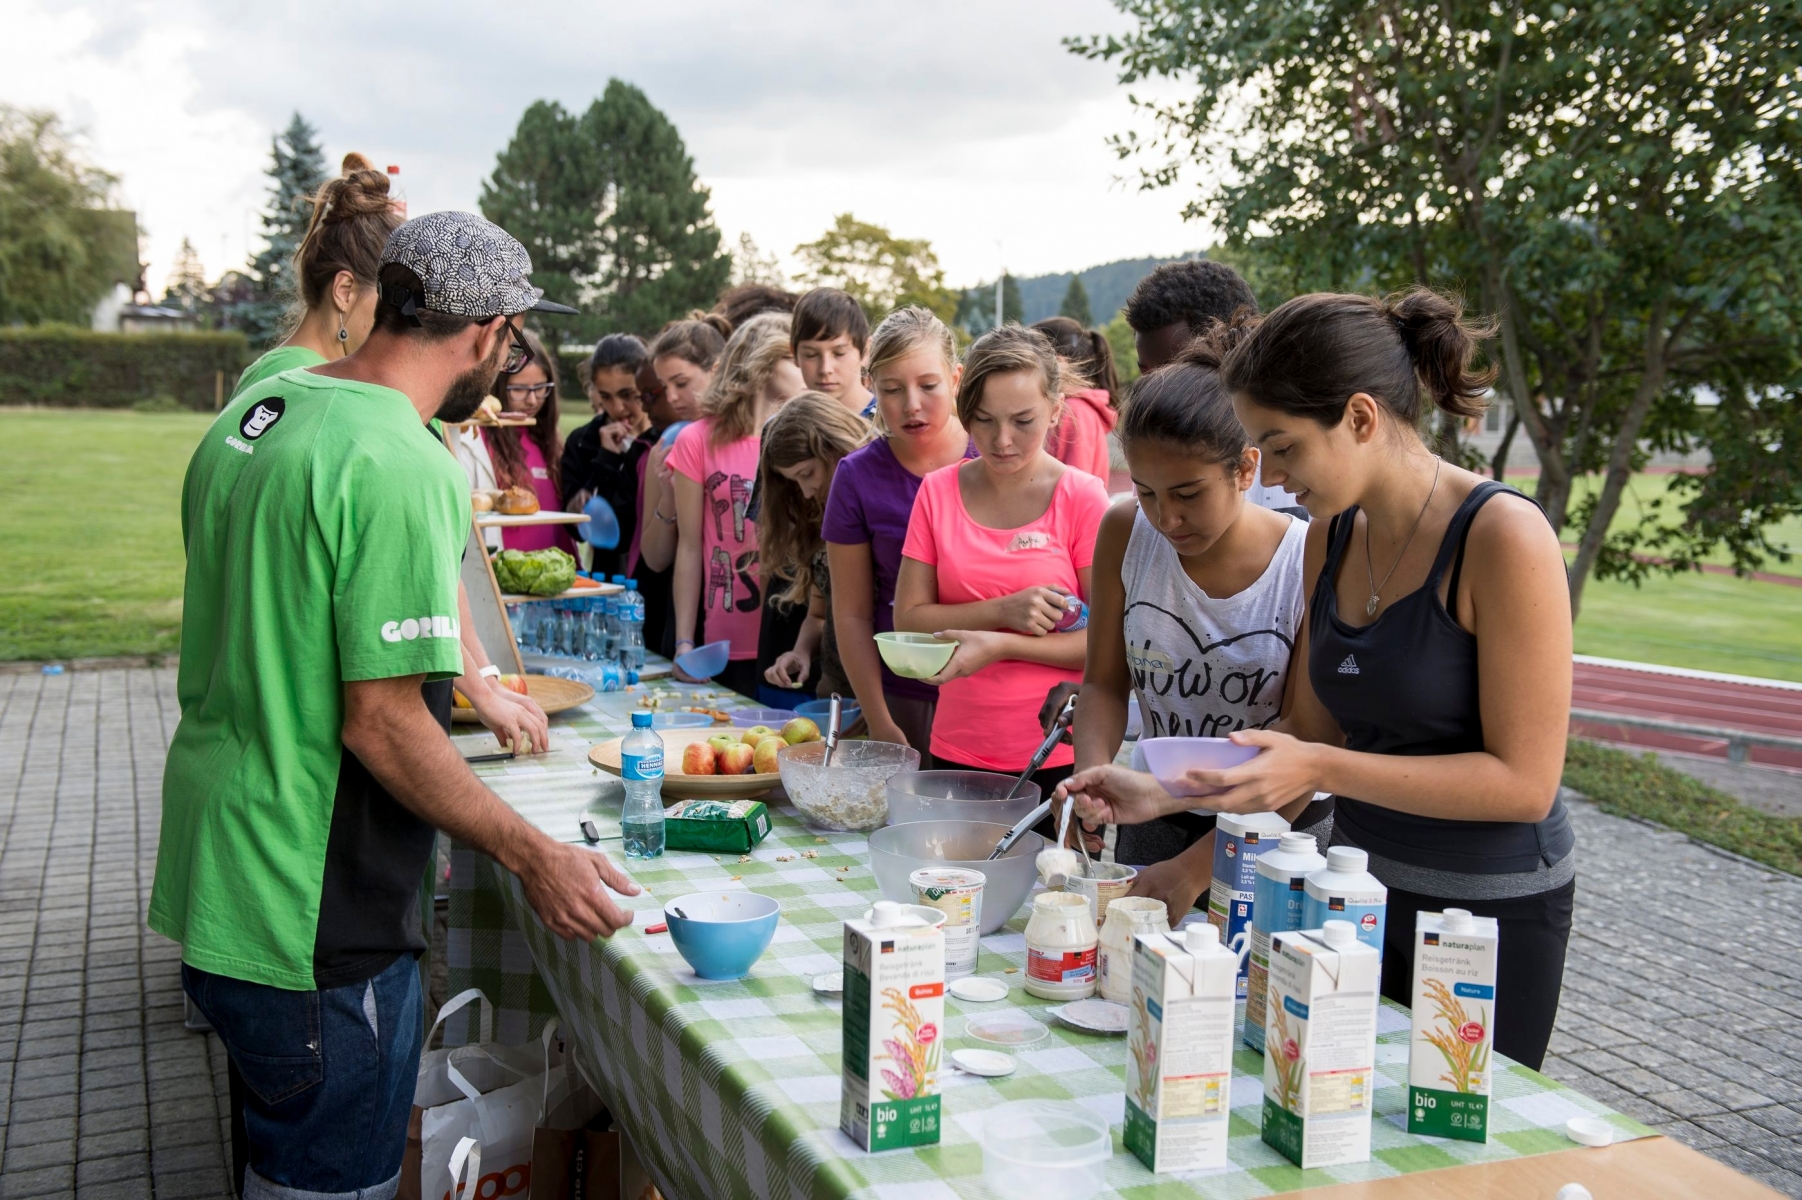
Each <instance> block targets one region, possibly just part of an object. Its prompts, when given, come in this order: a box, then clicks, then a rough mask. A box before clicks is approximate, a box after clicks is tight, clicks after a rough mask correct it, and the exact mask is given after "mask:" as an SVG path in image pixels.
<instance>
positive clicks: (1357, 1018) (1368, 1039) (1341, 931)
mask: <svg viewBox="0 0 1802 1200" xmlns="http://www.w3.org/2000/svg"><path fill="white" fill-rule="evenodd" d="M1380 973H1381V964H1380V963H1379V961H1378V959H1377V952H1376V951H1375V950H1373V949H1371V948H1370V947H1369V946H1366V945H1365V944H1364V943H1363V942H1361V941H1359V940H1358V934H1357V931H1356V929H1355V928H1354V927H1353V926H1352V925H1351V923H1350V922H1348V921H1328V922H1327V923H1326V927H1325V928H1324V929H1315V930H1299V931H1295V932H1291V933H1279V934H1275V935H1273V936H1272V937H1271V940H1270V981H1269V1006H1268V1008H1267V1009H1266V1012H1265V1017H1264V1038H1265V1046H1264V1119H1263V1135H1264V1140H1265V1141H1266V1142H1268V1143H1269V1144H1270V1145H1271V1146H1272V1147H1274V1148H1275V1149H1276V1150H1277V1152H1278V1153H1280V1154H1281V1155H1282V1156H1283V1157H1284V1158H1287V1159H1288V1160H1289V1161H1290V1162H1292V1163H1294V1164H1295V1165H1296V1166H1298V1167H1301V1168H1302V1169H1303V1170H1306V1169H1308V1168H1310V1167H1331V1166H1336V1165H1338V1164H1341V1163H1361V1162H1367V1161H1369V1159H1370V1116H1371V1111H1372V1109H1373V1107H1374V1105H1375V1103H1376V1087H1377V1075H1376V1042H1377V988H1378V982H1379V976H1380Z"/></svg>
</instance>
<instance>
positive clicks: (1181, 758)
mask: <svg viewBox="0 0 1802 1200" xmlns="http://www.w3.org/2000/svg"><path fill="white" fill-rule="evenodd" d="M1139 750H1140V752H1141V753H1143V754H1144V755H1145V767H1146V769H1147V770H1149V771H1150V772H1151V773H1152V775H1153V776H1155V777H1156V779H1157V781H1158V783H1159V784H1161V785H1162V786H1163V789H1164V790H1165V791H1166V792H1169V793H1170V794H1171V795H1172V796H1212V795H1214V794H1215V793H1216V792H1218V791H1219V790H1220V789H1218V788H1205V787H1197V786H1196V785H1194V784H1192V783H1190V782H1189V781H1188V780H1187V779H1185V778H1184V777H1183V775H1184V772H1186V771H1223V770H1225V769H1226V768H1228V767H1236V766H1238V765H1239V764H1240V763H1245V762H1250V761H1251V760H1252V759H1254V758H1256V757H1257V756H1258V748H1257V747H1256V746H1241V745H1239V744H1238V743H1237V742H1233V741H1230V740H1228V739H1226V738H1212V737H1161V738H1144V739H1141V740H1140V742H1139Z"/></svg>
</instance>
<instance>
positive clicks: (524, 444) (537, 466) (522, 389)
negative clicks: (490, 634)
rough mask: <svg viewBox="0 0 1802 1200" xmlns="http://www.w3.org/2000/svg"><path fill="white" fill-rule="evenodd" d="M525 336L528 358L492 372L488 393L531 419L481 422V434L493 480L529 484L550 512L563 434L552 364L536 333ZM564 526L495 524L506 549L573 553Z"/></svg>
mask: <svg viewBox="0 0 1802 1200" xmlns="http://www.w3.org/2000/svg"><path fill="white" fill-rule="evenodd" d="M525 337H526V342H527V344H528V345H529V346H531V348H532V359H531V361H530V362H528V363H526V365H525V366H523V367H521V368H520V369H519V371H518V372H517V373H516V374H513V375H501V376H498V377H497V378H496V379H495V381H494V394H495V396H496V397H497V398H498V399H499V400H500V402H501V407H502V408H503V409H505V410H506V411H507V412H509V413H517V414H520V415H522V416H529V417H536V418H538V419H537V422H536V423H535V424H532V425H528V426H526V427H524V428H518V427H514V428H509V427H506V426H502V427H500V428H498V429H497V428H492V427H490V428H485V429H483V430H482V440H483V442H485V443H486V444H487V447H488V457H489V458H490V459H492V460H493V462H494V482H495V483H496V484H497V485H498V486H500V487H503V488H508V487H514V486H520V487H529V488H531V489H532V491H533V492H535V493H536V494H537V496H538V508H539V510H540V511H542V512H556V511H557V510H559V509H561V508H562V507H563V493H562V480H561V479H559V478H558V468H559V466H560V464H561V462H562V460H563V435H562V434H561V433H559V432H558V430H557V420H558V413H557V376H556V373H555V372H556V369H557V368H556V363H555V362H554V361H553V360H552V359H551V357H550V356H549V355H548V354H546V353H545V352H544V345H543V343H541V342H540V341H539V340H538V335H537V334H535V333H532V332H531V331H530V330H527V331H525ZM569 530H570V527H569V526H568V525H519V526H514V527H512V528H509V529H503V530H501V545H502V546H504V547H505V548H506V549H508V550H543V549H546V548H548V547H551V546H555V547H556V548H557V549H559V550H561V551H563V552H564V553H566V554H571V555H573V554H574V553H575V551H576V543H575V539H573V538H572V537H571V536H570V533H569Z"/></svg>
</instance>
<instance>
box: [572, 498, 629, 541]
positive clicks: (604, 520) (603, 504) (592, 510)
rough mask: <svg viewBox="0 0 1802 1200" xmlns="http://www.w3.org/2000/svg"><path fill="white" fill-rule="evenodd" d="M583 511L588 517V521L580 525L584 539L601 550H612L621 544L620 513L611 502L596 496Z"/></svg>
mask: <svg viewBox="0 0 1802 1200" xmlns="http://www.w3.org/2000/svg"><path fill="white" fill-rule="evenodd" d="M582 512H583V514H584V515H585V516H587V518H588V522H587V523H586V524H585V525H582V526H581V527H580V528H581V530H582V540H583V541H585V542H587V543H588V544H589V545H590V546H594V547H595V548H597V549H600V550H612V549H614V548H615V547H617V546H618V545H619V515H618V514H617V513H615V512H614V511H613V506H612V505H611V504H609V503H607V501H606V500H605V499H604V498H603V497H600V496H596V497H595V498H594V499H592V500H590V501H589V502H588V505H587V507H585V508H583V509H582Z"/></svg>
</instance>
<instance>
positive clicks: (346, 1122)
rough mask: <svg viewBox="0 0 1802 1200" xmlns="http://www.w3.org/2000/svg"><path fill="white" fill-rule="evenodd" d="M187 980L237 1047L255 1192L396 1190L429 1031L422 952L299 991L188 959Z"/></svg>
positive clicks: (248, 1176) (236, 1126) (235, 1081)
mask: <svg viewBox="0 0 1802 1200" xmlns="http://www.w3.org/2000/svg"><path fill="white" fill-rule="evenodd" d="M181 982H182V988H183V990H185V991H186V992H187V993H188V996H189V998H191V999H192V1000H193V1001H194V1006H195V1007H196V1008H198V1009H199V1010H200V1011H201V1013H202V1014H204V1015H205V1017H206V1019H207V1020H208V1021H209V1022H211V1023H212V1026H213V1028H214V1029H215V1030H216V1031H218V1034H219V1037H220V1039H221V1040H222V1041H223V1042H224V1043H225V1048H226V1051H227V1052H228V1053H229V1054H230V1055H231V1067H232V1104H233V1108H234V1110H237V1111H234V1112H233V1114H232V1133H233V1141H234V1142H236V1141H237V1140H238V1139H239V1137H242V1138H243V1139H244V1147H243V1150H244V1152H243V1153H242V1154H236V1153H235V1155H234V1156H235V1157H237V1158H238V1160H239V1161H240V1162H242V1163H244V1165H245V1170H244V1171H243V1175H242V1178H243V1183H242V1185H241V1187H242V1194H243V1195H244V1196H245V1197H246V1200H326V1198H327V1197H331V1198H333V1200H336V1198H338V1197H343V1198H345V1200H351V1198H355V1200H388V1198H389V1197H392V1196H393V1195H394V1193H395V1190H396V1189H397V1188H398V1187H399V1186H400V1164H401V1158H402V1156H403V1155H404V1154H405V1153H406V1147H407V1118H408V1116H409V1114H410V1113H411V1112H412V1108H413V1089H414V1085H415V1083H416V1081H417V1079H418V1075H419V1050H420V1045H421V1042H422V1040H423V1022H424V1016H425V1008H424V998H423V997H422V996H421V994H420V987H419V969H418V965H417V964H416V963H415V962H414V960H413V956H412V955H410V954H402V955H400V956H399V957H397V958H396V959H395V960H394V962H393V963H391V964H390V965H389V966H388V968H387V969H386V970H384V971H383V972H382V973H381V974H379V975H377V976H375V977H374V978H373V979H367V980H364V981H363V982H361V983H353V984H347V985H345V986H344V987H338V988H329V989H326V990H324V991H314V992H290V991H286V990H284V989H282V988H275V987H269V986H267V985H265V984H260V983H249V982H247V981H245V980H242V979H232V978H230V977H228V976H225V975H214V974H211V973H210V972H207V971H202V970H198V969H196V968H194V967H191V966H188V965H187V964H186V963H184V964H182V968H181ZM233 1149H234V1152H236V1151H237V1150H238V1147H237V1146H234V1147H233Z"/></svg>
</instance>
